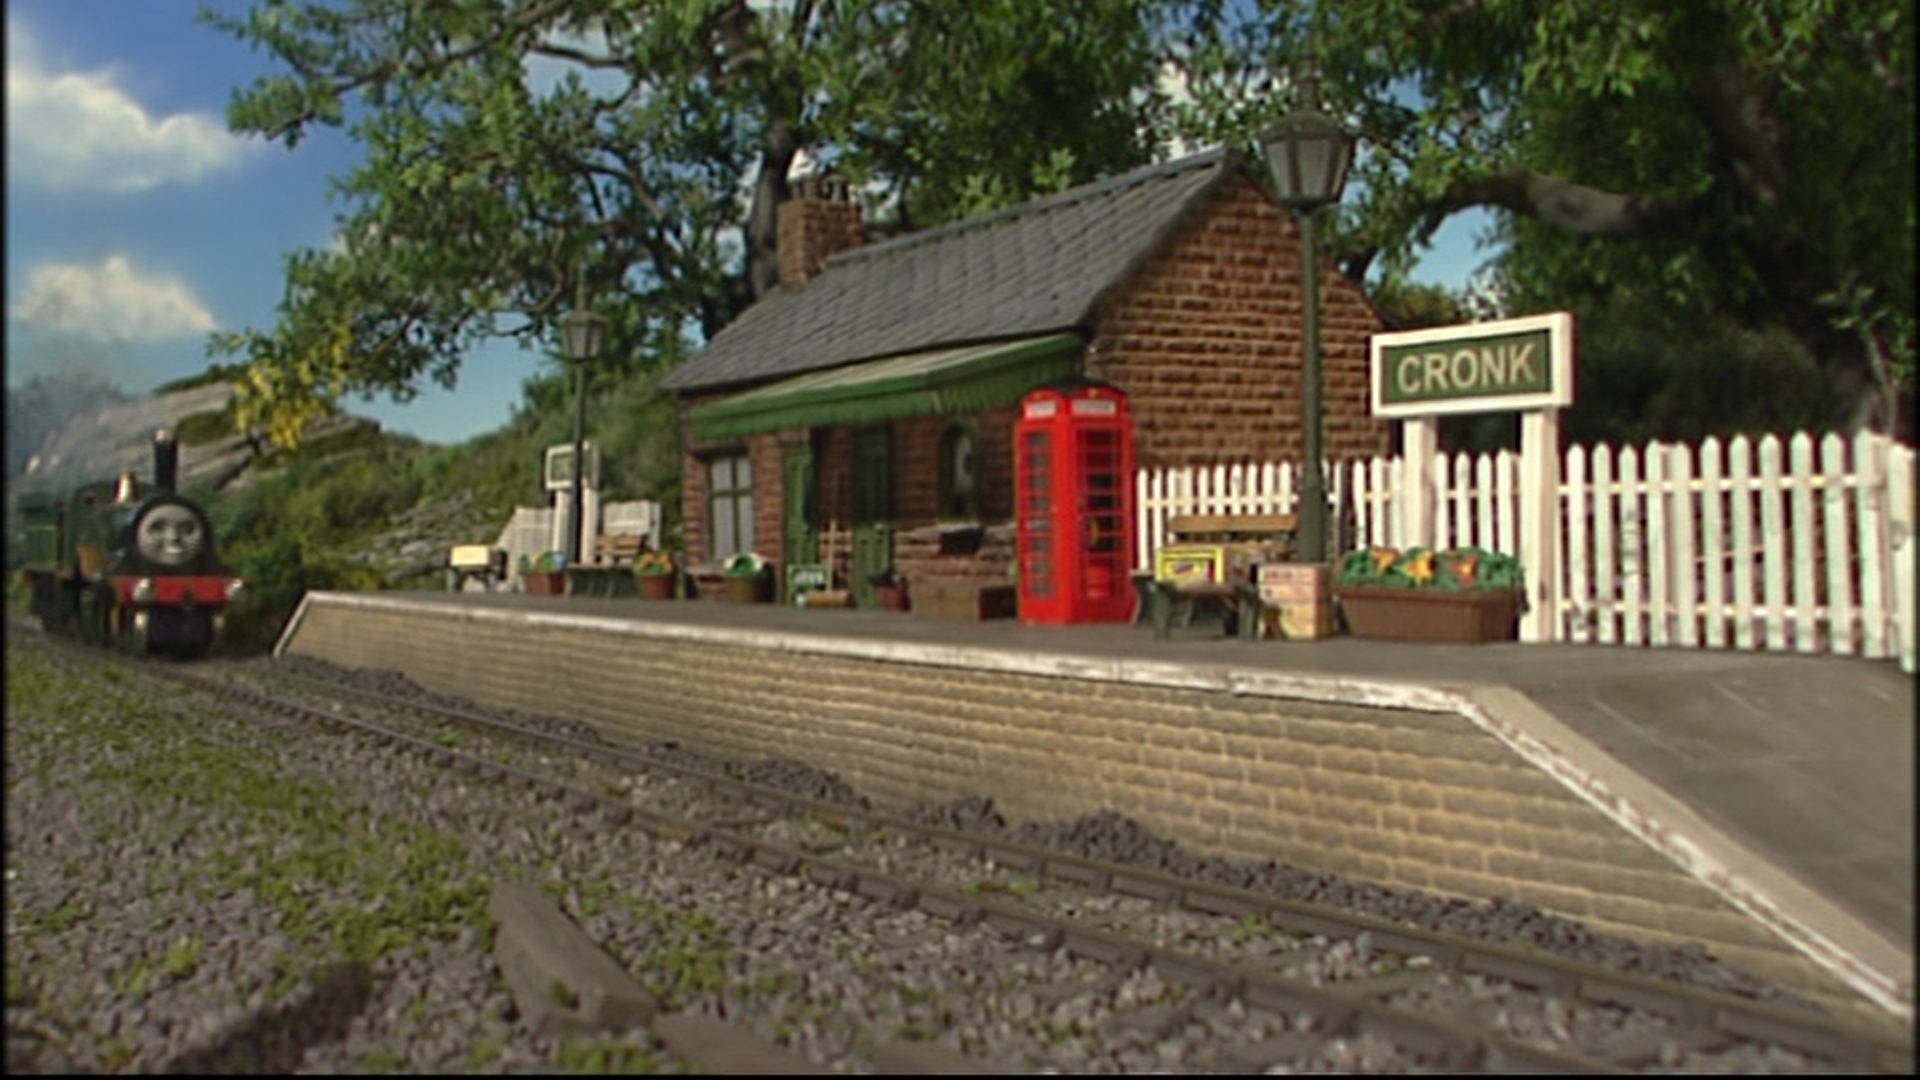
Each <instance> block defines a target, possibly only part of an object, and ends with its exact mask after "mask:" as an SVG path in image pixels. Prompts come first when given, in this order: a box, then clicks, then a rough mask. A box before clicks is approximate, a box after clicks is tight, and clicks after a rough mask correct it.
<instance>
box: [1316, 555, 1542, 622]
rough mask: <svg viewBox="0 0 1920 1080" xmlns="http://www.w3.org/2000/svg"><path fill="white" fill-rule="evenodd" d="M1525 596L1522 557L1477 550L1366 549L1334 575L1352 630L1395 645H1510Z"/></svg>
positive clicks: (1336, 592)
mask: <svg viewBox="0 0 1920 1080" xmlns="http://www.w3.org/2000/svg"><path fill="white" fill-rule="evenodd" d="M1525 592H1526V591H1525V581H1524V578H1523V575H1522V571H1521V567H1520V560H1519V559H1516V558H1514V557H1513V556H1511V555H1502V554H1500V553H1498V552H1493V551H1487V550H1486V549H1484V548H1474V547H1462V548H1451V549H1448V550H1446V551H1434V550H1433V549H1431V548H1427V547H1412V548H1407V549H1406V550H1404V551H1402V550H1400V549H1397V548H1390V547H1370V548H1364V549H1362V550H1359V551H1354V552H1350V553H1348V554H1347V556H1346V557H1345V558H1343V559H1341V560H1340V563H1339V565H1338V566H1337V567H1335V569H1334V575H1333V596H1334V601H1335V603H1337V604H1338V605H1339V608H1340V612H1341V614H1342V615H1343V616H1345V618H1346V622H1347V629H1348V630H1350V631H1352V632H1353V634H1354V635H1355V636H1358V637H1371V638H1386V639H1390V640H1395V641H1449V642H1482V641H1512V640H1513V639H1514V638H1515V637H1517V636H1518V633H1517V632H1518V629H1519V619H1520V612H1521V610H1522V608H1523V606H1524V604H1525V599H1526V595H1525Z"/></svg>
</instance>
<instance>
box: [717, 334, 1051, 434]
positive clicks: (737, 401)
mask: <svg viewBox="0 0 1920 1080" xmlns="http://www.w3.org/2000/svg"><path fill="white" fill-rule="evenodd" d="M1081 352H1082V344H1081V341H1080V336H1079V335H1078V334H1048V335H1046V336H1044V337H1033V338H1021V339H1019V340H1015V341H1001V342H995V343H993V344H991V345H968V346H964V347H961V348H957V349H936V350H933V351H930V352H919V353H907V354H904V355H901V356H889V357H886V358H884V359H880V360H868V361H865V362H864V363H859V364H849V365H847V366H845V367H837V368H832V369H829V370H826V371H811V372H808V373H807V374H805V375H797V376H795V377H793V378H791V379H787V380H784V381H782V382H777V383H774V384H772V385H770V386H762V387H759V388H757V389H754V390H748V391H747V392H745V393H743V394H739V395H737V396H735V397H730V398H727V399H726V400H724V401H716V402H712V403H710V404H707V405H701V406H699V407H697V408H695V409H694V410H692V412H691V413H690V414H689V419H690V420H691V421H692V423H693V435H694V437H695V438H697V439H720V438H731V437H734V436H739V435H751V434H753V433H755V432H761V431H771V430H773V429H775V428H787V427H831V426H834V425H839V424H870V423H878V422H879V421H882V420H892V419H896V418H898V417H904V416H945V415H951V414H957V413H968V412H975V411H978V410H980V409H989V408H993V407H994V406H996V405H1008V404H1011V403H1013V402H1015V401H1018V400H1020V397H1021V395H1023V394H1025V393H1026V392H1027V391H1029V390H1032V389H1033V388H1034V387H1037V386H1041V385H1044V384H1046V383H1049V382H1052V381H1054V380H1056V379H1062V378H1066V377H1067V376H1070V375H1072V374H1074V373H1075V372H1077V371H1078V370H1079V369H1080V355H1081Z"/></svg>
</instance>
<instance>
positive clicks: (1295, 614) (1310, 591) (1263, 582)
mask: <svg viewBox="0 0 1920 1080" xmlns="http://www.w3.org/2000/svg"><path fill="white" fill-rule="evenodd" d="M1327 569H1328V568H1327V565H1326V564H1325V563H1285V562H1279V563H1263V564H1262V565H1261V567H1260V570H1259V577H1258V580H1259V583H1260V605H1261V609H1262V610H1261V628H1262V629H1263V630H1265V631H1266V634H1265V635H1264V636H1266V637H1274V638H1280V639H1282V640H1290V641H1312V640H1314V639H1316V638H1323V637H1331V636H1333V634H1334V628H1335V625H1336V624H1335V622H1334V617H1333V595H1332V592H1331V590H1330V589H1329V587H1328V582H1329V578H1328V574H1327Z"/></svg>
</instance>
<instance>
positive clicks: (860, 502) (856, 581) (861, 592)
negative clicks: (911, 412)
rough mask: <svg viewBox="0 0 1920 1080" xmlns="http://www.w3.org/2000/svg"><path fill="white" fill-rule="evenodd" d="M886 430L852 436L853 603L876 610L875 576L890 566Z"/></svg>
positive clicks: (889, 464) (889, 477)
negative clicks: (872, 579) (873, 578)
mask: <svg viewBox="0 0 1920 1080" xmlns="http://www.w3.org/2000/svg"><path fill="white" fill-rule="evenodd" d="M890 443H891V440H890V437H889V433H888V431H887V429H886V428H873V429H871V430H868V431H862V432H859V433H858V434H856V435H854V437H853V581H852V586H853V603H854V606H855V607H863V608H870V607H877V606H878V603H877V601H876V600H875V599H874V595H873V582H872V581H871V580H870V579H871V577H872V576H873V575H874V574H878V573H880V572H881V571H882V570H885V569H887V568H888V567H890V566H892V565H893V526H892V525H890V524H889V523H888V521H887V518H888V517H889V516H890V515H891V514H892V511H893V458H892V453H891V445H890Z"/></svg>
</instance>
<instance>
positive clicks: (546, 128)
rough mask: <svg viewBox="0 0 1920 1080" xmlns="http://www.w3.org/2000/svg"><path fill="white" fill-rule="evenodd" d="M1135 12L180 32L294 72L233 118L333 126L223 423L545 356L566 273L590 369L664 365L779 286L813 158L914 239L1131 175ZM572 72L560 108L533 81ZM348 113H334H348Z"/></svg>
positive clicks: (588, 10) (973, 10)
mask: <svg viewBox="0 0 1920 1080" xmlns="http://www.w3.org/2000/svg"><path fill="white" fill-rule="evenodd" d="M1156 6H1157V5H1156V4H1155V3H1153V0H1059V2H1056V3H1054V4H1053V5H1052V6H1051V9H1050V11H1049V13H1048V15H1049V17H1048V18H1047V19H1045V20H1042V21H1039V22H1036V21H1035V20H1034V19H1033V18H1032V12H1031V10H1030V7H1029V5H1027V4H1024V3H1022V2H1020V0H982V2H978V3H972V4H968V5H942V4H926V3H918V2H914V0H787V2H783V3H773V4H768V3H759V2H749V0H344V2H342V3H337V4H323V3H293V2H290V0H266V2H264V3H262V4H261V5H260V6H258V7H256V8H254V9H253V10H251V11H250V12H248V13H247V14H246V15H245V16H244V17H230V16H225V15H220V14H217V13H212V12H205V11H203V12H202V14H201V18H202V19H203V20H204V21H206V22H208V23H210V24H212V25H213V26H214V27H216V28H218V29H220V30H222V31H224V32H226V33H228V34H231V35H232V36H234V37H235V38H237V39H239V40H241V41H243V42H246V43H248V44H250V45H252V46H254V47H256V48H260V49H264V50H265V51H266V52H267V53H268V54H269V55H271V56H273V57H274V58H275V59H276V60H277V61H278V62H279V64H281V65H282V66H284V68H285V69H286V73H284V74H276V75H272V76H269V77H266V78H263V79H260V80H258V81H257V82H255V83H254V84H253V85H252V86H250V87H248V88H245V89H244V90H241V91H238V92H236V95H235V97H234V100H233V102H232V104H231V106H230V107H229V111H228V120H229V124H230V125H231V126H232V127H233V128H234V129H235V130H238V131H243V132H251V133H256V134H261V135H265V136H268V137H270V138H274V139H279V140H283V141H284V142H285V143H286V144H287V145H288V146H289V147H293V146H296V145H297V144H298V143H299V141H300V140H301V139H302V138H303V137H304V136H305V135H306V134H307V133H308V132H309V131H310V130H311V129H312V128H313V127H314V126H316V125H323V126H335V127H338V126H345V127H347V129H348V131H349V132H350V134H351V135H352V136H353V137H354V138H355V139H357V140H358V141H359V142H361V143H362V144H363V145H364V146H365V148H366V155H367V156H366V161H365V163H364V164H363V165H361V166H360V167H358V168H356V169H355V170H354V171H353V172H352V173H351V175H349V176H347V177H345V178H340V179H338V180H337V181H336V185H335V191H336V195H337V197H338V198H340V199H341V200H342V201H343V202H344V203H345V204H346V206H347V212H346V213H345V214H344V215H342V217H341V219H340V222H339V225H340V227H339V231H338V237H337V244H336V246H335V247H333V248H330V249H327V250H317V251H316V250H308V251H300V252H295V253H293V254H292V255H290V256H289V257H288V260H287V282H288V290H287V295H286V298H285V300H284V301H283V303H282V304H281V306H280V310H279V321H278V323H277V325H276V326H274V327H272V328H270V329H268V330H265V331H259V330H249V331H245V332H242V333H238V334H228V335H224V336H220V337H218V338H216V339H215V340H214V342H213V345H212V347H213V349H214V351H216V352H219V353H223V354H229V355H238V356H240V357H242V358H243V359H244V360H245V361H246V362H247V363H248V366H249V371H248V375H247V378H246V379H245V380H243V382H242V393H241V398H240V401H239V415H240V418H241V420H242V422H245V423H251V424H255V425H258V426H262V427H265V428H267V429H268V430H269V431H270V432H272V433H273V434H274V436H275V437H276V438H277V439H279V440H280V441H282V442H286V441H288V440H292V439H297V438H298V435H299V432H300V430H302V428H303V427H304V425H305V423H306V422H307V421H308V420H309V419H310V418H311V417H312V416H314V415H316V414H318V413H320V412H324V411H325V410H326V409H328V408H329V407H330V405H331V403H332V402H333V401H334V400H336V399H338V398H339V397H340V396H341V395H343V394H345V393H348V392H352V391H358V392H362V393H369V392H385V393H390V394H392V395H394V396H396V397H397V398H400V399H405V398H406V397H408V396H410V395H411V394H412V393H413V392H414V390H415V388H416V387H417V385H418V384H419V381H420V380H421V379H422V378H427V377H430V378H432V379H434V380H435V381H437V382H439V383H440V384H441V385H448V386H450V385H452V384H453V383H454V382H455V380H456V379H457V377H458V371H459V365H460V358H461V355H462V354H463V352H464V351H465V350H466V349H467V348H468V347H469V346H470V345H472V344H473V343H474V342H476V341H477V340H480V339H482V338H485V337H489V336H508V337H513V338H517V339H519V340H521V341H522V342H523V343H528V344H531V343H535V342H541V341H546V340H551V336H552V330H553V327H554V325H555V320H556V319H557V317H558V316H559V315H560V314H562V313H564V311H565V309H566V308H567V307H568V306H569V305H570V304H571V303H572V300H573V297H574V295H575V286H576V284H577V283H578V281H579V280H580V279H582V278H584V280H585V282H586V283H587V285H588V286H589V289H588V291H589V295H590V296H592V297H593V301H594V303H595V305H596V307H598V308H599V309H600V310H601V311H602V312H603V313H604V314H607V315H609V316H610V317H611V325H610V333H609V344H608V347H607V349H606V356H607V358H608V359H609V360H610V361H612V362H614V363H617V364H625V365H627V366H629V367H635V368H639V367H657V366H663V365H667V364H671V363H672V362H673V361H674V360H675V359H676V358H677V357H678V356H679V355H680V354H681V353H682V352H683V351H684V349H685V348H687V347H688V345H689V344H690V343H691V342H693V341H695V340H698V339H701V338H704V337H708V336H711V335H712V334H714V333H715V332H717V331H718V330H719V329H720V328H721V327H723V326H725V325H726V324H727V323H728V322H729V321H730V320H731V319H732V318H733V317H734V316H735V315H736V314H738V312H739V311H741V310H742V309H743V308H744V307H745V306H746V305H747V304H749V303H751V302H752V300H753V299H755V298H756V297H757V296H759V295H761V294H763V293H764V292H765V291H766V290H767V289H769V288H770V287H772V285H773V283H774V281H775V279H776V266H777V264H776V262H775V259H774V239H775V237H774V223H775V215H774V208H775V206H776V205H777V204H778V203H779V202H780V201H781V200H782V199H784V198H785V197H786V194H787V178H788V174H789V172H790V171H791V170H792V169H793V167H794V165H795V163H796V162H797V161H798V160H800V158H801V155H802V154H803V153H804V154H805V155H806V156H807V157H808V158H810V159H812V160H814V161H816V162H819V163H821V164H823V165H826V166H831V167H834V168H837V169H839V170H841V171H843V172H846V173H847V174H848V175H849V176H851V177H853V178H854V179H855V180H857V181H861V182H863V183H865V184H868V185H871V186H872V187H873V188H875V189H877V191H878V192H879V197H880V199H881V200H882V201H883V202H885V203H886V204H888V205H892V206H894V207H896V208H897V213H898V214H899V215H900V217H901V220H902V222H903V223H904V224H908V225H925V224H935V223H938V222H940V221H944V220H947V219H949V218H951V217H953V216H955V215H959V214H963V213H966V212H969V211H974V210H979V209H983V208H986V207H990V206H995V205H1001V204H1005V203H1008V202H1012V201H1017V200H1020V199H1024V198H1028V197H1031V196H1032V195H1034V194H1037V193H1042V192H1046V191H1051V190H1056V189H1058V188H1060V187H1064V186H1067V185H1069V184H1073V183H1079V182H1083V181H1086V180H1089V179H1092V178H1094V177H1097V176H1099V175H1102V174H1104V173H1106V172H1109V171H1112V170H1114V169H1117V168H1122V167H1126V166H1130V165H1135V164H1139V163H1141V162H1144V161H1146V160H1148V158H1149V156H1150V153H1151V140H1150V138H1149V137H1148V136H1147V135H1146V134H1144V132H1146V131H1148V130H1149V129H1150V128H1151V124H1152V121H1153V118H1154V116H1155V115H1156V109H1157V107H1158V102H1159V100H1160V99H1159V96H1158V92H1157V91H1156V90H1155V88H1154V86H1155V77H1156V75H1157V73H1158V68H1157V64H1156V57H1155V54H1154V51H1153V43H1154V41H1155V38H1154V35H1153V33H1152V31H1151V27H1152V25H1154V24H1153V23H1152V21H1151V20H1150V19H1149V17H1148V14H1149V13H1150V12H1151V11H1152V10H1153V9H1154V8H1155V7H1156ZM556 67H557V68H559V69H562V70H563V73H562V74H561V75H560V76H559V77H558V79H557V80H555V82H554V85H553V86H551V87H547V86H543V85H540V84H541V83H542V82H543V81H544V78H543V77H542V76H541V71H542V70H551V69H554V68H556ZM349 118H351V119H349Z"/></svg>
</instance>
